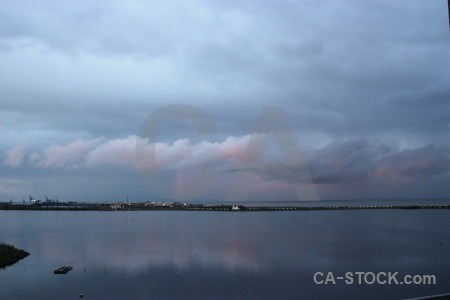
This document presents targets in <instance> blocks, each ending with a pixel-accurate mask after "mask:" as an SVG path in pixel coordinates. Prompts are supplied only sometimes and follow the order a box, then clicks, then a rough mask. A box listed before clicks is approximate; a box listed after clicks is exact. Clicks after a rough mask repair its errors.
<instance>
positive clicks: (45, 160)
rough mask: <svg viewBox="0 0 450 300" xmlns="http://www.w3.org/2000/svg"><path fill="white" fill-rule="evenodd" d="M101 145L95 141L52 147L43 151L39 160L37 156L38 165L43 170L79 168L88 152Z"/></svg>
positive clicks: (82, 141)
mask: <svg viewBox="0 0 450 300" xmlns="http://www.w3.org/2000/svg"><path fill="white" fill-rule="evenodd" d="M98 143H99V140H98V139H95V140H76V141H74V142H71V143H69V144H67V145H64V146H60V145H51V146H50V147H47V148H45V149H44V150H43V153H42V155H40V156H39V157H38V158H37V157H36V156H35V157H34V160H35V161H36V165H37V166H38V167H42V168H50V167H79V166H80V163H81V162H82V161H83V159H84V156H85V155H86V153H87V151H89V150H90V149H93V148H94V147H95V146H97V145H98Z"/></svg>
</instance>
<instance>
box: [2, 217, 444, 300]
mask: <svg viewBox="0 0 450 300" xmlns="http://www.w3.org/2000/svg"><path fill="white" fill-rule="evenodd" d="M0 226H1V227H0V241H3V242H7V243H11V244H14V245H16V246H17V247H18V248H22V249H25V250H27V251H28V252H30V253H31V255H30V256H29V257H27V258H26V259H24V260H22V261H20V262H19V263H17V264H15V265H13V266H11V267H8V268H6V269H4V270H0V299H80V298H79V294H80V293H84V294H85V295H86V296H85V298H84V299H165V298H171V299H329V298H330V299H331V298H333V299H339V298H344V297H345V298H346V299H380V298H383V299H402V298H408V297H419V296H424V295H429V294H440V293H450V234H449V233H450V211H449V210H366V211H364V210H362V211H307V212H303V211H297V212H237V213H232V212H183V211H134V212H133V211H130V212H125V211H122V212H120V211H119V212H69V211H66V212H64V211H62V212H55V211H50V212H43V211H0ZM441 243H442V245H441ZM62 265H72V266H73V267H74V269H73V270H72V271H70V272H69V273H68V274H66V275H54V274H53V270H54V269H56V268H58V267H60V266H62ZM317 271H321V272H324V273H325V272H329V271H330V272H334V273H335V274H336V275H337V276H340V275H343V274H344V273H345V272H357V271H372V272H379V271H385V272H388V271H397V272H400V274H402V275H405V274H435V275H436V277H437V284H436V285H416V286H413V285H410V286H405V285H402V286H400V285H377V284H374V285H357V284H353V285H346V284H345V283H344V282H339V281H338V282H337V284H336V285H332V284H330V285H316V284H314V282H313V274H314V273H315V272H317Z"/></svg>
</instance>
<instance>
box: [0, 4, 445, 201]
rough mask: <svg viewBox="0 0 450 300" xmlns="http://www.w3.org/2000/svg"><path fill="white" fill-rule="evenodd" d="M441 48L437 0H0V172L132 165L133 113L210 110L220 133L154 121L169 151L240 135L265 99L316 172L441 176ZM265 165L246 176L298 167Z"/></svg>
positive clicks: (138, 118)
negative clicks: (192, 136)
mask: <svg viewBox="0 0 450 300" xmlns="http://www.w3.org/2000/svg"><path fill="white" fill-rule="evenodd" d="M449 46H450V37H449V34H448V15H447V7H446V3H445V1H422V0H415V1H411V0H398V1H387V0H386V1H385V0H381V1H380V0H376V1H371V0H369V1H356V0H347V1H337V0H325V1H284V0H281V1H279V0H276V1H275V0H263V1H245V2H243V1H214V2H213V1H201V0H194V1H175V2H168V1H151V2H149V1H119V0H118V1H110V2H92V1H76V2H74V1H58V2H54V1H50V0H44V1H31V0H28V1H27V0H24V1H3V2H2V5H1V7H0V57H1V60H0V132H1V135H2V139H1V140H0V150H1V151H2V152H3V153H4V157H3V161H4V165H3V168H6V169H7V170H8V172H13V171H14V170H16V171H17V170H19V169H24V170H28V171H29V172H30V174H31V173H33V172H35V171H36V170H37V169H39V170H47V171H48V170H50V169H52V170H53V171H55V172H56V171H57V170H63V169H64V170H67V169H68V168H69V169H70V168H79V169H80V170H81V171H80V172H82V170H85V169H86V167H87V166H90V168H94V169H95V168H101V167H103V166H106V165H113V166H114V165H116V164H117V162H121V165H123V166H131V165H132V161H133V155H134V154H133V149H132V146H130V145H131V144H132V143H131V142H130V140H129V139H131V138H132V136H133V135H134V134H136V133H137V132H138V129H139V127H140V125H141V123H142V122H143V121H144V119H145V118H146V117H147V116H148V115H149V114H150V113H151V112H153V111H154V110H156V109H158V108H160V107H162V106H164V105H168V104H174V103H186V104H192V105H196V106H198V107H200V108H202V109H204V110H205V111H206V112H207V113H209V114H210V115H211V116H212V118H213V120H214V121H215V122H216V124H217V125H218V128H219V132H218V133H217V134H216V136H215V137H214V140H217V141H221V142H217V143H218V144H217V143H216V144H214V143H213V142H210V143H206V144H197V143H193V144H189V143H188V144H186V143H185V142H181V141H182V140H183V138H185V137H183V136H182V135H180V132H178V131H177V130H172V131H171V132H169V131H167V132H165V134H166V135H167V136H168V138H167V139H164V141H163V143H161V146H162V145H165V146H164V147H166V148H167V149H166V150H167V151H169V153H170V151H173V153H178V152H177V151H175V150H174V149H175V148H176V147H179V148H182V147H188V148H189V147H194V146H195V147H194V148H195V149H196V151H197V152H196V153H202V154H203V153H210V152H211V151H212V149H215V148H214V147H218V145H219V144H220V146H223V145H225V144H229V143H231V142H230V141H229V140H228V142H226V141H227V138H234V139H237V140H236V141H241V142H242V137H245V136H246V135H248V134H250V133H251V132H252V130H253V129H254V127H253V126H254V122H255V120H256V119H257V117H258V114H259V112H260V109H261V107H262V106H264V105H278V106H281V107H282V108H283V109H284V110H285V112H286V114H287V117H288V119H289V122H290V124H292V126H293V127H294V130H295V131H296V135H297V137H299V140H300V145H301V146H302V149H303V148H305V149H307V150H308V151H311V154H310V155H307V158H308V160H309V165H310V168H311V173H312V176H313V179H314V180H315V181H316V182H317V183H324V184H328V183H330V184H334V185H337V184H348V183H351V182H359V183H361V182H366V180H367V181H369V182H374V181H378V180H379V179H378V178H379V177H380V178H384V180H386V182H387V181H389V180H390V181H393V180H394V179H395V178H403V179H401V180H400V181H402V180H406V179H405V178H407V180H409V181H413V179H414V180H419V178H422V179H423V178H426V177H427V176H425V175H426V174H430V176H431V177H436V176H444V175H443V174H448V168H449V166H448V147H449V146H450V144H449V141H450V130H449V129H450V105H449V104H450V100H449V99H450V88H449V87H450V84H449V80H448V79H449V78H450V71H449V70H450V52H449V51H448V49H449ZM99 136H103V137H104V138H103V139H102V140H98V139H97V138H98V137H99ZM123 137H128V138H123ZM166 140H172V141H173V140H180V141H179V142H178V144H177V145H176V147H175V146H174V144H173V143H165V141H166ZM339 141H341V142H339ZM342 141H347V142H342ZM349 141H350V142H349ZM183 143H184V144H183ZM383 144H386V145H390V146H381V145H383ZM24 145H27V146H24ZM48 145H54V146H48ZM25 147H26V148H25ZM130 147H131V148H130ZM174 147H175V148H174ZM6 151H8V152H6ZM446 153H447V154H446ZM211 155H212V154H211ZM216 155H217V153H216ZM341 155H344V156H341ZM169 156H170V155H168V157H167V159H168V161H169V162H174V161H176V159H175V158H176V157H169ZM199 156H200V155H199ZM205 157H208V155H207V154H205ZM421 158H423V159H424V161H423V162H422V164H423V166H422V167H421V166H420V165H418V164H417V162H419V161H422V160H421ZM221 159H223V160H224V162H225V163H224V164H225V165H226V162H227V159H229V157H227V156H220V155H218V156H217V160H215V162H216V163H218V164H220V160H221ZM195 161H196V160H195V159H194V158H193V156H192V157H191V161H190V163H192V164H194V165H195V163H194V162H195ZM414 161H415V163H414ZM400 162H401V163H400ZM184 163H187V161H184ZM332 166H334V167H332ZM172 167H174V168H175V166H174V165H172ZM222 167H223V166H222ZM27 168H28V169H27ZM264 168H265V169H264V170H263V171H261V170H255V173H254V174H257V175H258V176H261V177H262V178H264V179H268V178H284V177H286V176H291V177H292V176H294V175H295V174H294V173H296V172H298V171H299V170H298V169H296V167H295V166H283V165H276V164H272V165H271V164H267V165H265V166H264ZM333 168H335V169H333ZM61 172H62V171H61ZM86 172H87V171H86ZM7 174H8V173H7ZM381 174H383V175H381ZM420 174H422V175H420ZM378 175H379V177H378ZM39 176H41V177H45V176H46V175H45V173H44V174H39ZM80 176H81V177H82V175H80ZM295 176H298V174H297V175H295ZM445 176H447V175H445ZM431 177H430V178H431ZM386 178H389V180H387V179H386ZM404 189H405V190H407V189H408V187H407V186H405V188H404ZM3 191H9V189H8V188H7V184H5V188H4V189H3ZM1 193H2V189H0V194H1ZM5 193H6V192H4V193H3V194H5ZM397 194H401V192H398V193H397ZM440 194H441V195H442V196H445V195H447V194H448V190H445V189H442V188H440Z"/></svg>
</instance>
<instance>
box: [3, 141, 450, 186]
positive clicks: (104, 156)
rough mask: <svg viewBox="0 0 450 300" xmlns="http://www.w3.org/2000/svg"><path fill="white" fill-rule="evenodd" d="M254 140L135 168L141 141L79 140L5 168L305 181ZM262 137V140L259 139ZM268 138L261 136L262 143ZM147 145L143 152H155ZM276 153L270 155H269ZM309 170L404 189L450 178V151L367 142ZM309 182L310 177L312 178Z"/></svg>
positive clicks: (171, 152) (320, 179)
mask: <svg viewBox="0 0 450 300" xmlns="http://www.w3.org/2000/svg"><path fill="white" fill-rule="evenodd" d="M250 138H251V136H250V135H247V136H243V137H228V138H227V139H226V140H224V141H221V142H209V141H205V140H203V141H201V142H198V143H191V142H190V141H189V140H187V139H180V140H177V141H174V142H173V143H156V144H154V147H155V148H154V149H155V153H156V164H151V165H150V164H144V165H140V166H135V150H136V149H135V147H136V136H129V137H126V138H123V139H114V140H106V141H105V140H101V139H96V140H77V141H73V142H71V143H69V144H66V145H52V146H49V147H46V148H44V149H42V151H40V152H38V153H36V152H33V153H29V154H28V160H26V159H24V158H25V156H26V155H25V153H24V152H25V146H24V145H20V146H17V147H15V148H12V149H10V150H8V151H7V152H6V158H5V161H4V164H5V165H8V166H9V167H11V168H17V167H20V165H21V164H26V165H28V166H32V167H37V168H64V169H74V168H75V169H79V168H88V169H89V168H104V167H127V168H133V169H134V168H137V169H150V170H154V171H158V170H180V169H183V168H196V167H199V166H208V167H210V168H214V169H216V170H218V171H220V172H225V173H226V172H235V171H238V170H243V171H246V172H249V173H252V174H255V175H258V176H260V179H261V180H262V181H271V180H277V181H285V182H287V183H289V182H290V183H292V182H302V181H304V180H305V179H306V178H304V177H303V176H306V175H308V174H304V170H305V166H304V165H303V164H298V163H296V162H292V161H287V162H285V161H279V159H277V158H276V157H275V156H273V155H270V153H269V155H267V154H266V155H265V156H264V157H261V155H260V154H262V153H264V149H261V151H262V152H261V153H249V152H248V148H247V145H248V143H249V140H250ZM258 138H259V137H258V136H257V139H258ZM262 138H264V137H263V136H262V135H261V139H262ZM149 146H150V144H148V143H146V142H145V141H143V144H141V145H140V148H138V151H140V152H142V155H148V154H149V153H152V152H150V151H149V149H150V148H148V147H149ZM269 152H270V151H269ZM305 156H306V160H305V162H306V165H307V168H309V170H310V172H311V177H312V179H313V181H314V183H315V184H352V183H361V182H378V183H389V184H404V183H410V182H414V181H417V180H427V179H429V178H431V177H433V176H435V175H440V174H444V175H445V176H450V174H449V173H450V171H449V170H450V148H449V147H446V146H437V145H434V144H430V145H426V146H423V147H420V148H416V149H404V150H399V149H394V148H392V147H390V146H387V145H384V144H378V143H371V142H369V141H367V140H364V139H359V140H349V141H342V142H332V143H330V144H328V145H327V146H325V147H324V148H321V149H318V150H315V151H313V152H311V153H307V154H306V155H305ZM308 178H309V175H308Z"/></svg>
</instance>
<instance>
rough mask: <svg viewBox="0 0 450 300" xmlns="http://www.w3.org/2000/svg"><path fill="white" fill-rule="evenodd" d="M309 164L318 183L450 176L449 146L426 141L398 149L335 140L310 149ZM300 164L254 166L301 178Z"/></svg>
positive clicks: (271, 176)
mask: <svg viewBox="0 0 450 300" xmlns="http://www.w3.org/2000/svg"><path fill="white" fill-rule="evenodd" d="M307 165H308V168H309V170H310V172H311V177H312V179H313V182H314V183H315V184H319V185H320V184H355V183H388V184H401V183H411V182H417V181H426V180H428V179H430V178H432V177H433V176H438V175H441V174H442V175H445V176H446V177H447V178H448V177H449V176H450V148H449V147H446V146H437V145H434V144H430V145H426V146H423V147H419V148H416V149H407V150H398V149H393V148H392V147H390V146H387V145H384V144H378V143H371V142H369V141H367V140H365V139H358V140H350V141H341V142H337V141H335V142H332V143H330V144H328V145H327V146H326V147H324V148H321V149H318V150H316V151H314V152H313V153H311V154H310V155H309V156H308V159H307ZM302 170H303V166H300V165H295V164H293V165H279V164H277V165H271V164H268V165H265V166H264V167H263V168H260V169H258V170H255V172H256V173H258V174H260V175H261V176H263V178H265V179H266V180H282V181H288V182H289V181H292V180H298V181H301V180H302V178H301V177H300V176H299V174H301V173H302Z"/></svg>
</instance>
